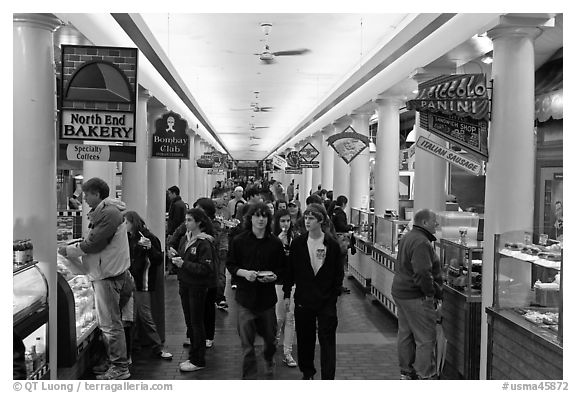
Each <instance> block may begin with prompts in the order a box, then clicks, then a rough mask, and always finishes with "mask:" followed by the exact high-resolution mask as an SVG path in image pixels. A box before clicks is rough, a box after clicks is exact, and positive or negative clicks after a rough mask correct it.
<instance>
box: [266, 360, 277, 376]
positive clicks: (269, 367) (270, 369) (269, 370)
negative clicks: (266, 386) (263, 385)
mask: <svg viewBox="0 0 576 393" xmlns="http://www.w3.org/2000/svg"><path fill="white" fill-rule="evenodd" d="M275 368H276V362H274V359H272V360H270V361H269V360H266V363H265V365H264V374H265V375H268V376H270V375H274V369H275Z"/></svg>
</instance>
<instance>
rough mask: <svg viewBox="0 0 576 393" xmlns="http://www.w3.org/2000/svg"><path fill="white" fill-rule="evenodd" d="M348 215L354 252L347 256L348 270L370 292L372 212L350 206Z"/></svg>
mask: <svg viewBox="0 0 576 393" xmlns="http://www.w3.org/2000/svg"><path fill="white" fill-rule="evenodd" d="M350 217H351V221H350V224H352V225H353V226H354V237H355V239H356V246H355V247H356V253H355V254H354V255H351V254H350V255H349V256H348V270H349V272H350V274H351V275H352V276H353V277H354V278H355V279H356V281H358V282H359V283H360V285H361V286H362V288H363V289H364V290H365V291H366V292H370V285H371V281H372V239H373V228H374V213H372V212H370V211H369V210H366V209H359V208H351V209H350Z"/></svg>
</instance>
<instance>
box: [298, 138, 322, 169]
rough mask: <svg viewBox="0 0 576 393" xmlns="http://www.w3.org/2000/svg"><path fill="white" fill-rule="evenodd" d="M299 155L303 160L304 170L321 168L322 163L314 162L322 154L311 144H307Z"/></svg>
mask: <svg viewBox="0 0 576 393" xmlns="http://www.w3.org/2000/svg"><path fill="white" fill-rule="evenodd" d="M298 153H299V154H300V157H301V158H302V159H301V160H300V166H301V167H302V168H320V162H319V161H314V159H315V158H316V157H318V154H320V152H319V151H318V149H316V148H315V147H314V145H312V144H311V143H310V142H308V143H307V144H305V145H304V146H303V147H302V149H300V151H299V152H298Z"/></svg>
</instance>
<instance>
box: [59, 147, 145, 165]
mask: <svg viewBox="0 0 576 393" xmlns="http://www.w3.org/2000/svg"><path fill="white" fill-rule="evenodd" d="M58 159H59V160H68V161H112V162H136V146H120V145H87V144H81V143H69V144H67V143H61V144H60V145H59V149H58Z"/></svg>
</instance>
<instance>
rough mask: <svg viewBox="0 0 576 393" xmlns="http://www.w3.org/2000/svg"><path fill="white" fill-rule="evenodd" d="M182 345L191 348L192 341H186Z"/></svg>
mask: <svg viewBox="0 0 576 393" xmlns="http://www.w3.org/2000/svg"><path fill="white" fill-rule="evenodd" d="M182 345H183V346H185V347H189V346H190V339H189V338H187V339H185V340H184V342H183V343H182Z"/></svg>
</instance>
